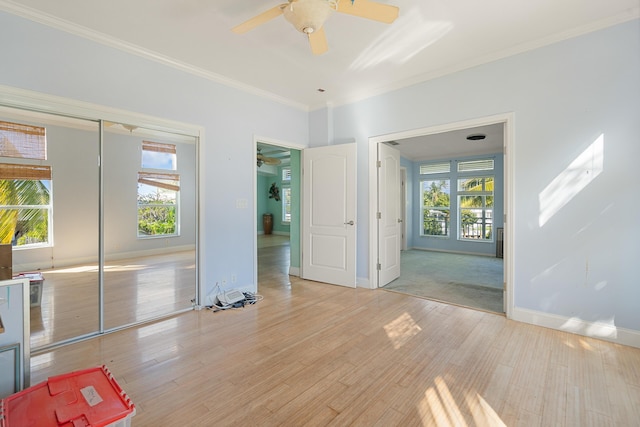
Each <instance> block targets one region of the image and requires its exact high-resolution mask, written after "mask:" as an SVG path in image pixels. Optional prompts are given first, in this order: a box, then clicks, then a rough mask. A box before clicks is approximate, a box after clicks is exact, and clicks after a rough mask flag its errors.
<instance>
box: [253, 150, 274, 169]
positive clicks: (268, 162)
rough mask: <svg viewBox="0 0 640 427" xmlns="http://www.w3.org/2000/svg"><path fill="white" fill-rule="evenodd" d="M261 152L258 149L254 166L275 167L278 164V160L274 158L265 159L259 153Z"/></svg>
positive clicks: (265, 157)
mask: <svg viewBox="0 0 640 427" xmlns="http://www.w3.org/2000/svg"><path fill="white" fill-rule="evenodd" d="M261 150H262V149H261V148H258V154H257V155H256V164H257V165H258V167H260V166H262V165H270V166H277V165H279V164H280V159H276V158H275V157H267V156H265V155H263V154H262V153H261V152H260V151H261Z"/></svg>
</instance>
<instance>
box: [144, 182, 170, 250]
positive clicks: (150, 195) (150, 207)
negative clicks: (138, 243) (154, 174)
mask: <svg viewBox="0 0 640 427" xmlns="http://www.w3.org/2000/svg"><path fill="white" fill-rule="evenodd" d="M175 188H179V182H178V181H175V180H170V179H159V178H155V179H154V181H151V182H150V183H147V180H144V179H143V180H142V182H141V180H140V179H139V180H138V236H139V237H143V236H158V235H175V234H177V227H176V224H177V222H176V212H177V201H178V192H177V191H175V190H174V189H175Z"/></svg>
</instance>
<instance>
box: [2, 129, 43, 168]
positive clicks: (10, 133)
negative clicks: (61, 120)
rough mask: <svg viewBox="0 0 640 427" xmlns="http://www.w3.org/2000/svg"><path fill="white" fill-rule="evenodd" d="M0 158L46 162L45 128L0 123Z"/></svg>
mask: <svg viewBox="0 0 640 427" xmlns="http://www.w3.org/2000/svg"><path fill="white" fill-rule="evenodd" d="M0 156H3V157H14V158H19V159H35V160H46V159H47V137H46V130H45V128H43V127H40V126H31V125H23V124H20V123H11V122H3V121H0Z"/></svg>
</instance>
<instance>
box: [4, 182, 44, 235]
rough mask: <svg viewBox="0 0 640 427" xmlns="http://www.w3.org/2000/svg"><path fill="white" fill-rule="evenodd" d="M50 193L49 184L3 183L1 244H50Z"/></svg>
mask: <svg viewBox="0 0 640 427" xmlns="http://www.w3.org/2000/svg"><path fill="white" fill-rule="evenodd" d="M50 193H51V181H48V180H47V181H38V180H0V243H3V244H12V245H14V246H26V245H36V244H38V245H39V244H45V243H48V242H49V226H50V224H49V217H50V213H49V212H50V209H51V204H50V201H51V196H50Z"/></svg>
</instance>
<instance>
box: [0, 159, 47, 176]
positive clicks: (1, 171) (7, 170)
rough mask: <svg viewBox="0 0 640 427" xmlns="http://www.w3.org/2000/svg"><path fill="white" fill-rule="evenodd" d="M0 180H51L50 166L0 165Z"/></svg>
mask: <svg viewBox="0 0 640 427" xmlns="http://www.w3.org/2000/svg"><path fill="white" fill-rule="evenodd" d="M0 179H19V180H51V166H42V165H16V164H12V163H0Z"/></svg>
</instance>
